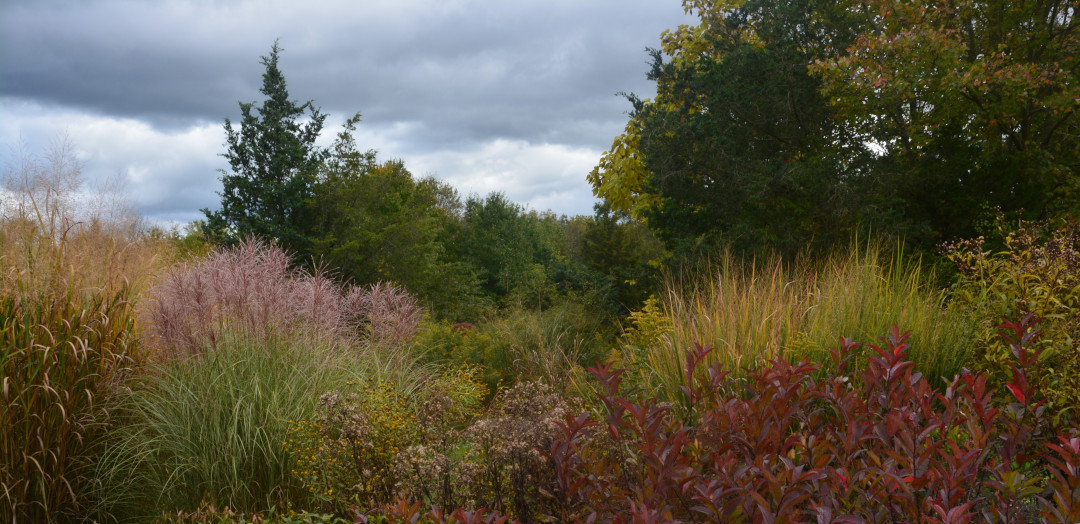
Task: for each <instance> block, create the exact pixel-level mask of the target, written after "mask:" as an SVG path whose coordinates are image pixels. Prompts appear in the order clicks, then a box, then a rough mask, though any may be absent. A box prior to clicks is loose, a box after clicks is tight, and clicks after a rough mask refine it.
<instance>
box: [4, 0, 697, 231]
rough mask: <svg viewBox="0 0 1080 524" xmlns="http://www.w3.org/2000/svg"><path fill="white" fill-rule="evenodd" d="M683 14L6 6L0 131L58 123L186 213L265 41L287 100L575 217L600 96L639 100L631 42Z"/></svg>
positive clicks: (168, 208)
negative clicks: (350, 119)
mask: <svg viewBox="0 0 1080 524" xmlns="http://www.w3.org/2000/svg"><path fill="white" fill-rule="evenodd" d="M689 22H690V19H689V18H688V17H687V16H686V15H685V14H683V12H682V7H681V5H679V2H677V1H676V0H668V1H656V0H650V1H628V0H604V1H588V2H581V1H573V2H570V1H551V0H549V1H545V2H496V1H473V2H453V1H450V2H402V1H387V2H375V1H365V2H345V1H338V2H284V1H279V2H274V1H270V2H250V1H249V2H207V1H175V2H174V1H159V2H135V1H94V0H90V1H79V2H74V1H71V2H64V1H45V2H37V1H33V2H31V1H16V2H5V3H4V4H3V5H2V6H0V118H2V120H3V123H2V124H0V132H2V133H3V134H2V136H0V139H2V140H4V141H5V142H8V143H11V142H12V141H14V140H17V139H19V138H20V137H21V138H22V139H23V140H24V141H26V142H27V143H28V144H29V145H30V146H31V147H34V146H35V144H37V143H39V142H40V141H42V140H44V139H45V138H47V137H46V136H45V135H47V134H49V133H51V132H57V131H59V130H63V129H66V130H68V132H69V133H70V134H71V135H72V138H73V139H74V140H75V141H76V142H77V143H78V144H79V146H80V147H81V148H82V149H84V150H85V151H86V152H87V157H88V165H87V172H88V175H89V176H104V174H105V173H108V174H110V175H111V174H113V173H115V172H117V171H121V172H127V176H128V178H129V188H130V189H131V190H132V191H133V192H134V193H135V199H136V201H137V202H138V203H139V205H140V208H141V209H142V210H143V212H144V213H146V214H148V215H151V216H158V217H162V218H163V219H166V220H189V219H191V218H193V217H196V216H197V213H196V211H197V209H198V208H199V207H204V206H206V205H208V203H209V205H211V206H212V205H213V204H214V202H215V201H216V196H215V195H214V191H215V189H217V185H216V183H217V173H216V172H214V169H216V168H220V167H224V162H223V161H222V160H221V159H220V158H219V157H217V156H216V155H217V154H218V153H220V152H221V151H222V150H223V148H222V145H221V143H222V142H223V136H222V135H221V133H220V125H221V122H222V120H223V119H224V118H225V117H227V116H228V117H230V118H233V119H236V118H238V116H239V110H238V107H237V101H241V100H242V101H256V100H258V99H259V98H260V94H259V93H258V87H259V85H260V82H261V78H260V75H261V73H262V66H261V65H260V64H259V63H258V58H259V56H261V55H264V54H266V53H267V52H268V51H269V48H270V46H271V44H272V43H273V41H274V39H276V38H280V42H281V46H282V47H283V48H284V50H285V51H284V52H283V54H282V57H281V67H282V70H283V71H284V73H285V75H286V78H287V80H288V82H289V89H290V94H291V95H292V97H293V98H296V99H300V100H309V99H311V100H314V101H315V102H316V104H317V105H318V106H320V107H321V108H322V109H323V111H324V112H327V113H330V114H332V115H334V116H335V117H342V118H343V117H344V116H345V115H350V114H352V113H354V112H356V111H360V112H362V113H363V114H364V122H363V123H362V124H361V126H362V128H363V130H364V137H365V138H367V139H368V140H369V142H368V143H362V144H361V145H362V146H363V147H373V148H376V149H379V150H380V153H381V154H382V155H383V156H390V157H400V158H402V159H404V160H405V161H406V164H407V165H410V166H411V164H412V159H414V158H415V159H416V160H415V162H416V164H417V165H418V167H422V169H423V171H425V172H421V173H418V174H435V175H436V176H439V177H440V178H445V179H447V180H450V181H452V182H462V183H466V184H467V182H465V181H468V180H476V179H479V178H482V176H481V175H482V173H480V172H476V173H469V172H467V171H466V170H468V169H474V170H478V171H482V169H483V167H482V166H488V167H490V166H493V165H499V166H501V167H500V170H501V171H500V173H501V175H500V178H501V179H503V180H504V181H505V185H504V186H502V187H491V186H490V184H479V185H477V187H476V188H475V190H485V189H488V188H489V187H491V189H493V190H501V191H504V192H506V193H507V194H508V195H511V196H512V197H514V198H516V199H521V201H524V202H527V203H540V202H555V203H559V202H564V203H565V202H574V203H573V204H572V205H570V206H572V208H571V207H567V206H563V209H556V211H560V212H567V213H588V212H589V206H590V205H591V201H592V199H591V195H589V194H588V186H587V185H586V184H585V183H584V176H585V175H586V174H587V172H588V168H589V167H591V166H590V165H588V164H590V163H594V162H595V159H596V158H598V157H599V154H600V153H601V152H602V151H603V150H604V149H605V148H606V147H607V146H608V145H610V143H611V140H612V139H613V138H614V136H615V135H616V134H618V133H619V132H621V130H622V126H623V124H624V123H625V119H626V115H625V112H626V111H627V110H628V109H629V104H628V103H627V102H626V101H625V100H622V99H620V98H619V97H616V96H615V95H614V94H615V93H616V92H617V91H635V92H637V93H639V94H644V95H646V96H649V95H651V89H652V86H651V83H650V82H648V81H647V80H646V79H645V71H646V69H647V66H646V64H645V62H646V59H647V56H646V54H645V52H644V49H645V47H647V46H653V47H655V46H658V45H659V36H660V33H661V32H662V31H663V30H664V29H666V28H671V27H675V26H677V25H678V24H680V23H689ZM215 127H216V128H217V131H214V130H213V128H215ZM105 130H108V131H107V132H108V133H110V134H109V135H101V133H102V132H105ZM327 131H332V130H330V129H328V130H327ZM196 135H197V136H199V137H200V138H199V139H198V140H195V139H193V138H192V137H193V136H196ZM173 139H175V140H177V142H176V143H175V144H174V147H170V141H171V140H173ZM497 144H504V145H505V144H515V145H514V147H510V148H508V147H495V146H496V145H497ZM147 147H150V148H155V149H154V150H151V151H141V150H140V149H141V148H147ZM91 149H93V150H94V151H93V152H91ZM469 155H478V156H477V157H476V158H474V159H473V160H474V162H467V161H464V160H462V159H464V158H468V157H469ZM485 155H487V156H485ZM537 155H541V156H543V157H544V158H545V159H547V161H545V162H544V163H542V164H541V165H542V166H543V167H544V168H545V169H538V168H537V162H535V158H537ZM589 155H592V157H595V158H593V159H592V161H586V160H584V159H585V158H586V157H588V156H589ZM440 158H441V159H444V160H445V161H446V162H445V164H444V165H439V164H438V162H437V161H438V160H439V159H440ZM515 159H517V161H515ZM517 166H520V167H517ZM568 169H572V170H583V171H581V172H580V173H578V175H577V176H576V179H575V177H573V176H568V175H567V174H566V173H567V170H568ZM415 170H416V169H415V168H414V171H415ZM427 172H430V173H427ZM553 184H554V185H555V186H557V187H554V188H552V187H551V186H552V185H553ZM528 188H535V191H531V190H529V189H528ZM469 190H473V189H469ZM467 191H468V190H465V188H463V192H467ZM581 192H584V194H583V195H581V197H580V198H553V197H550V195H553V194H564V195H569V194H577V193H581ZM545 195H548V196H546V197H545ZM533 207H534V208H535V207H537V206H536V205H533ZM185 210H186V211H185Z"/></svg>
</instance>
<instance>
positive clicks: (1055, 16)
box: [812, 0, 1080, 239]
mask: <svg viewBox="0 0 1080 524" xmlns="http://www.w3.org/2000/svg"><path fill="white" fill-rule="evenodd" d="M846 3H847V5H846V10H847V12H848V13H849V14H850V15H851V16H852V17H854V18H857V19H858V20H859V21H860V24H859V26H860V28H861V31H860V34H859V36H858V38H857V39H856V40H855V41H854V42H853V43H852V45H851V46H850V48H849V50H848V52H847V53H844V54H843V55H838V56H834V57H825V58H822V59H820V60H818V61H817V62H816V63H815V65H814V66H813V68H812V71H813V73H814V74H816V75H818V76H819V77H820V78H822V79H823V81H824V85H823V91H824V93H825V95H826V96H828V97H829V99H830V101H831V102H832V103H833V104H834V106H835V107H836V108H837V109H838V111H839V114H840V116H841V117H842V119H843V123H844V125H845V126H846V127H848V128H849V129H851V130H852V131H853V132H854V133H856V134H857V135H858V136H859V137H860V139H861V140H864V141H866V142H870V143H873V144H875V146H876V147H877V148H878V149H879V151H880V154H881V156H882V158H883V160H885V163H884V164H883V166H882V168H883V171H885V174H886V175H888V176H889V177H890V178H892V179H894V181H895V182H894V183H891V184H890V185H892V186H893V187H895V190H896V193H897V194H898V195H900V196H901V198H903V200H904V201H905V202H906V205H907V207H908V209H907V211H906V212H907V213H909V214H911V215H913V216H915V217H917V218H920V219H922V220H925V221H926V222H927V224H929V226H930V227H931V228H932V229H933V235H934V236H935V237H936V238H937V239H941V238H943V237H944V238H948V237H950V236H955V235H970V234H972V233H974V231H973V225H972V224H973V221H974V220H975V219H976V218H977V217H978V215H979V212H980V210H984V209H992V208H993V207H998V206H1000V207H1001V208H1003V209H1005V210H1013V211H1016V210H1019V209H1021V208H1024V209H1026V211H1027V213H1028V214H1029V216H1031V215H1036V216H1047V215H1054V214H1058V213H1061V212H1066V211H1071V212H1073V213H1075V212H1077V211H1080V199H1077V198H1076V197H1077V196H1078V195H1077V190H1078V189H1080V139H1078V137H1080V117H1078V115H1077V112H1078V111H1080V20H1078V19H1077V8H1078V4H1077V3H1076V0H977V1H976V0H917V1H909V0H871V1H858V2H855V1H848V2H846Z"/></svg>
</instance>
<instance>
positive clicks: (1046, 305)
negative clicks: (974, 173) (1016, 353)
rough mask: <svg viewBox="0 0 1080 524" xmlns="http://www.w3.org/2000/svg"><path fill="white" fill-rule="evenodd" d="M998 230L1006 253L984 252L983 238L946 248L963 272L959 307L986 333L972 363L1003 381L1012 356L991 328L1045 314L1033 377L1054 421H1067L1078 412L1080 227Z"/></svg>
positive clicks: (1001, 227)
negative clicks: (1004, 320)
mask: <svg viewBox="0 0 1080 524" xmlns="http://www.w3.org/2000/svg"><path fill="white" fill-rule="evenodd" d="M998 233H999V234H1000V235H1001V237H1002V240H1003V241H1004V249H1002V250H1001V251H997V252H990V251H986V250H985V241H984V239H983V238H981V237H980V238H977V239H974V240H968V241H961V242H957V243H954V244H951V245H948V246H947V248H946V253H947V254H948V256H949V258H950V259H951V260H952V261H953V262H954V263H955V264H956V265H957V267H958V269H959V270H960V278H959V281H958V282H957V284H956V286H955V287H954V289H953V293H952V296H953V301H954V304H955V307H958V308H962V309H963V310H965V311H966V312H967V313H968V314H969V315H972V316H973V317H974V318H975V319H976V321H977V322H978V323H979V326H980V328H981V329H980V331H979V332H980V333H982V334H983V335H982V336H980V337H978V338H977V339H976V340H975V347H974V352H973V355H974V357H975V359H974V363H973V365H974V366H975V367H977V368H978V369H980V370H984V371H985V372H986V373H987V374H988V376H989V377H990V379H991V383H992V384H995V385H999V386H1000V385H1001V384H1002V383H1004V381H1005V380H1007V379H1008V378H1009V376H1010V373H1011V369H1010V367H1009V365H1008V363H1009V362H1010V361H1011V359H1012V358H1013V355H1012V352H1011V350H1010V348H1009V346H1008V344H1007V343H1005V342H1004V341H1002V340H1001V339H1000V338H998V337H993V336H991V335H989V333H993V332H994V326H997V325H998V324H999V323H1000V321H1001V319H1002V318H1018V317H1020V316H1023V315H1026V314H1028V313H1033V314H1035V315H1036V316H1037V317H1038V318H1041V319H1042V321H1041V322H1040V324H1039V331H1040V332H1041V336H1040V337H1039V339H1038V341H1037V342H1035V343H1034V344H1033V347H1036V348H1038V349H1040V350H1041V357H1040V358H1041V362H1040V370H1041V373H1040V374H1039V375H1037V376H1035V377H1032V380H1033V381H1035V383H1036V384H1038V385H1039V386H1040V393H1041V394H1042V395H1045V397H1046V398H1047V400H1048V401H1049V410H1050V412H1051V414H1052V418H1053V421H1054V422H1055V423H1056V424H1058V425H1060V426H1067V425H1068V424H1069V423H1070V421H1075V420H1077V419H1078V417H1080V413H1078V412H1077V408H1078V406H1080V226H1078V225H1077V224H1076V223H1075V222H1068V223H1065V224H1063V225H1060V226H1054V225H1052V224H1050V223H1033V222H1020V223H1019V225H1018V227H1017V229H1016V230H1014V231H1006V229H1005V224H1004V222H999V224H998Z"/></svg>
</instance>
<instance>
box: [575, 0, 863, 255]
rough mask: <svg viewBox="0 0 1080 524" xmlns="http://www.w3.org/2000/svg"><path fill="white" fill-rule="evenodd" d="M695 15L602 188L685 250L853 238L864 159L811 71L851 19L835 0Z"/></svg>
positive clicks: (638, 103) (723, 7)
mask: <svg viewBox="0 0 1080 524" xmlns="http://www.w3.org/2000/svg"><path fill="white" fill-rule="evenodd" d="M684 6H685V8H686V10H687V11H688V12H689V11H696V12H697V14H698V15H699V16H700V18H701V23H700V25H698V26H681V27H679V28H678V29H675V30H672V31H666V32H665V33H664V35H663V48H662V50H655V51H653V58H654V63H653V68H652V70H651V72H650V73H649V78H650V79H651V80H654V81H655V82H656V88H657V95H656V98H655V99H653V100H639V99H637V98H636V97H633V96H630V97H629V98H630V100H631V102H632V103H633V104H634V111H633V113H632V114H631V122H630V123H629V124H628V125H627V133H626V134H624V135H623V137H620V138H621V139H617V140H616V143H615V144H614V145H613V147H612V150H611V151H609V152H608V153H607V154H605V155H604V157H603V158H602V159H601V162H600V165H599V166H598V167H597V169H596V170H594V171H593V173H592V174H591V175H590V181H591V182H592V184H593V188H594V193H596V194H597V195H598V196H600V197H602V198H604V199H605V200H606V201H608V202H609V203H611V204H612V205H613V206H615V208H616V209H618V210H624V211H629V212H631V213H633V215H634V216H636V217H640V218H644V219H646V221H647V223H648V225H649V227H650V228H651V229H653V230H654V231H656V232H657V234H658V235H659V236H660V237H661V238H662V239H664V240H665V241H666V242H668V243H669V246H671V247H672V248H674V249H675V250H676V251H678V252H692V251H695V250H699V249H703V248H705V249H708V248H714V247H716V246H717V245H719V244H720V243H721V241H723V242H726V243H729V244H731V245H732V246H733V247H734V248H735V249H736V250H737V251H742V250H744V249H761V248H768V249H772V250H780V251H783V252H785V253H795V252H798V251H801V250H803V249H805V246H806V245H807V244H808V243H813V244H816V245H828V244H829V243H830V242H831V241H833V240H835V239H837V238H842V237H841V236H838V235H843V236H847V235H848V234H850V231H851V229H852V228H853V227H854V226H855V225H857V223H858V220H859V219H860V216H859V214H858V213H857V208H855V207H854V206H853V205H851V204H852V203H851V202H850V197H849V195H850V194H851V193H852V192H853V191H854V190H856V189H857V188H858V187H859V186H860V184H861V183H862V182H861V180H862V178H863V177H862V176H860V175H861V171H862V170H863V169H864V164H865V161H866V159H867V155H866V151H865V148H864V146H862V145H861V143H859V142H855V141H852V140H850V137H849V136H848V135H847V133H846V132H845V130H844V129H843V128H841V127H839V126H838V125H837V124H836V123H835V122H834V119H833V110H832V109H831V108H830V107H829V105H828V104H827V102H826V100H825V99H823V98H822V97H821V95H820V94H819V93H818V81H817V80H816V79H814V78H813V77H811V76H810V75H809V73H808V72H807V69H806V66H807V64H808V63H809V62H810V61H811V60H813V59H815V58H817V57H822V56H827V55H829V54H830V53H835V52H836V51H837V50H839V49H843V46H844V45H845V42H847V41H849V40H850V38H851V35H850V27H849V24H848V22H847V20H846V18H845V16H843V12H842V11H840V10H839V9H838V8H837V6H836V4H835V2H832V1H830V0H823V1H819V0H791V1H784V2H775V1H757V0H751V1H748V2H740V3H737V4H734V3H726V2H716V3H712V2H684ZM819 34H827V35H829V37H828V39H829V42H828V43H825V42H823V41H822V39H821V38H819V37H818V36H816V35H819ZM665 55H666V56H667V57H669V58H668V59H667V60H666V61H665V59H664V57H665ZM863 204H864V206H863V208H865V204H867V202H863Z"/></svg>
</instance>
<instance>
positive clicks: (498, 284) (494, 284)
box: [454, 193, 550, 299]
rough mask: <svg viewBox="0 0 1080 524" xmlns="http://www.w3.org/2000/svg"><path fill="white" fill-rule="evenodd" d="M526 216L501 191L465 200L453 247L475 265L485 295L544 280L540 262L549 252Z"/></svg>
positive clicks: (499, 294)
mask: <svg viewBox="0 0 1080 524" xmlns="http://www.w3.org/2000/svg"><path fill="white" fill-rule="evenodd" d="M530 218H531V217H530V216H529V215H528V214H527V213H525V211H524V210H523V209H522V207H521V206H520V205H518V204H515V203H513V202H511V201H509V200H507V199H506V196H504V195H503V194H501V193H492V194H490V195H488V196H487V198H485V199H480V198H478V197H469V199H468V200H466V202H465V209H464V213H463V215H462V227H461V230H460V232H458V235H457V237H456V238H455V239H454V243H455V246H454V248H455V250H456V251H457V256H458V257H460V258H461V259H462V260H465V261H467V262H468V263H470V264H471V265H472V266H473V267H474V268H476V275H477V277H478V278H479V279H480V285H481V289H483V291H484V292H485V293H486V294H487V295H489V296H494V297H500V298H504V299H505V297H508V296H509V295H510V294H511V292H513V291H514V290H516V289H518V288H520V287H523V286H530V285H531V286H533V287H534V288H535V286H536V285H537V284H540V283H543V282H545V281H546V277H545V276H544V275H545V273H544V267H543V262H545V261H546V260H548V259H549V257H550V252H549V251H547V249H546V246H544V244H543V243H542V241H541V238H540V231H539V229H538V228H537V227H536V221H535V220H533V219H530Z"/></svg>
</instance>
